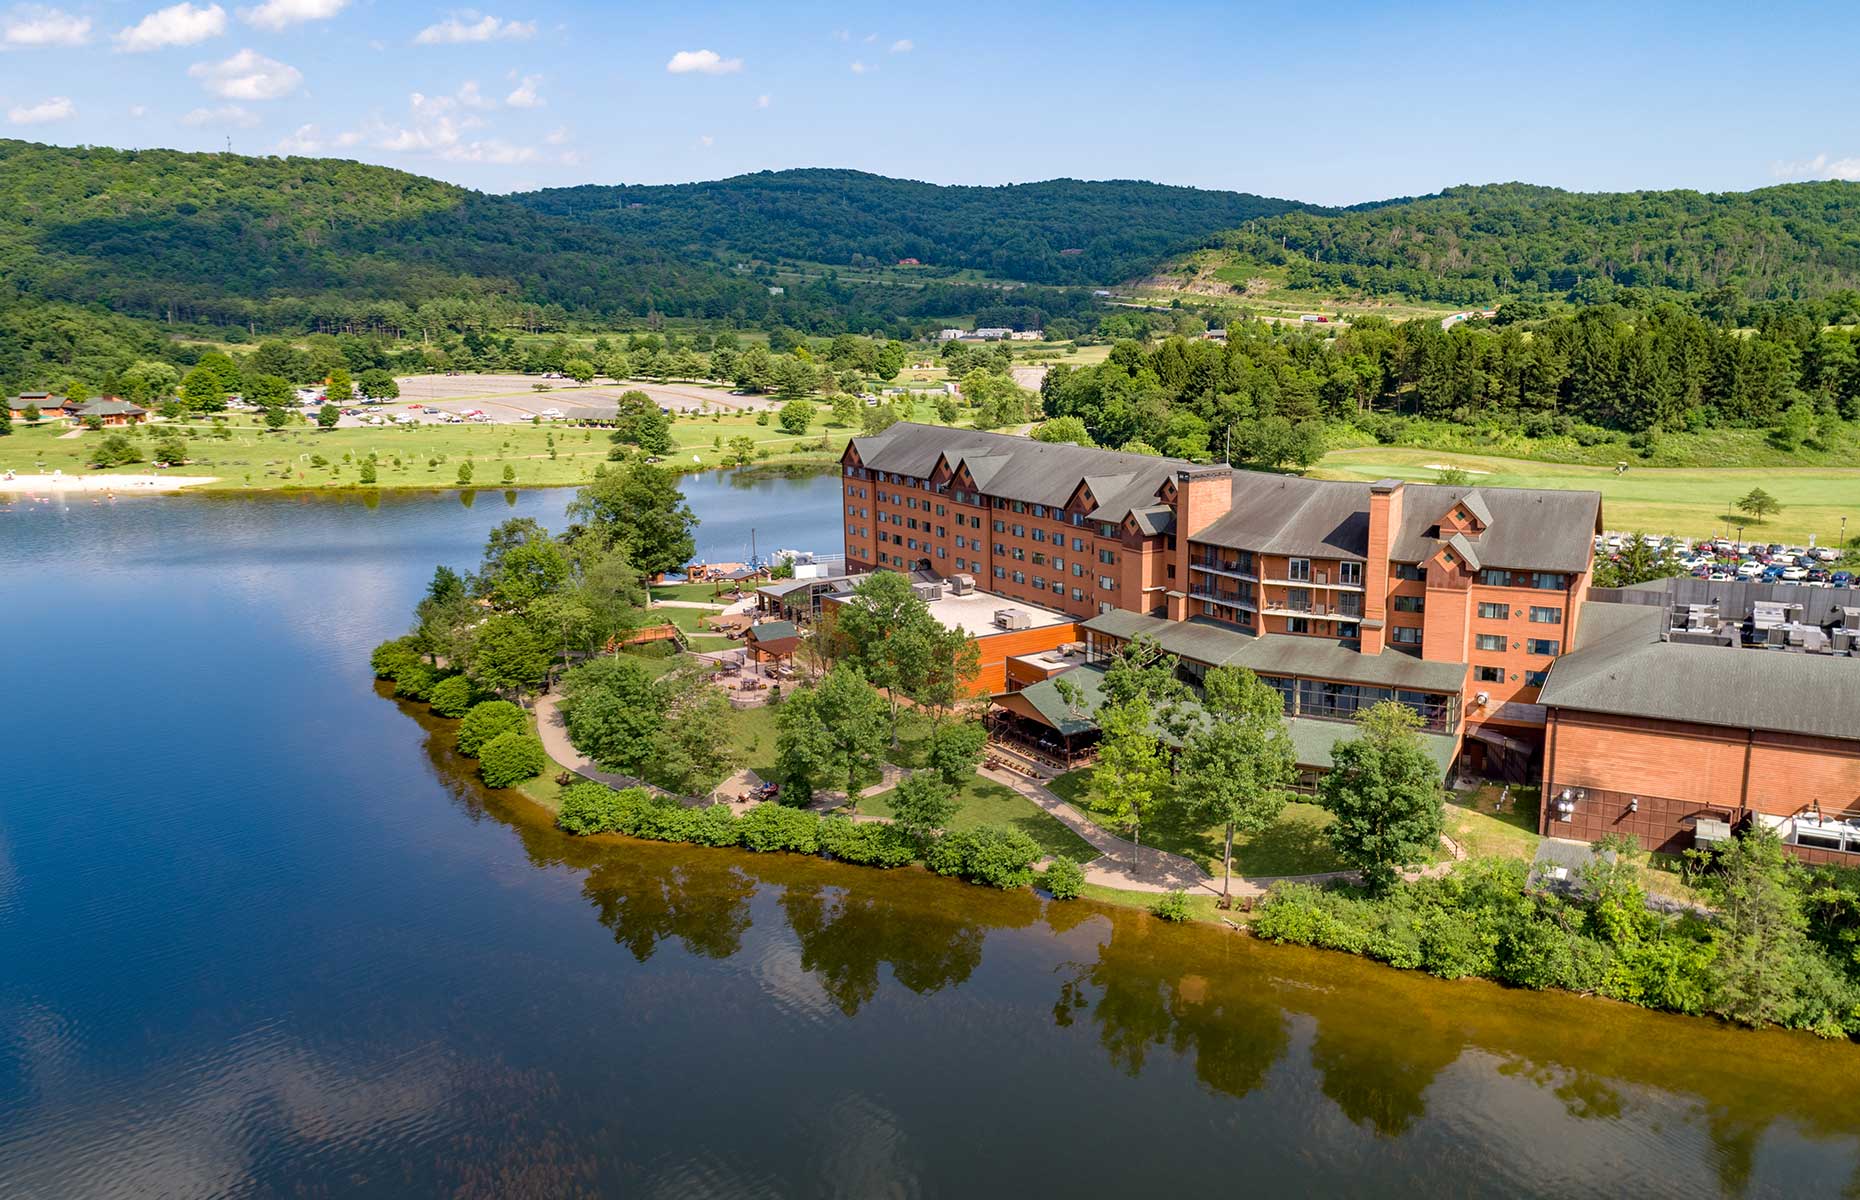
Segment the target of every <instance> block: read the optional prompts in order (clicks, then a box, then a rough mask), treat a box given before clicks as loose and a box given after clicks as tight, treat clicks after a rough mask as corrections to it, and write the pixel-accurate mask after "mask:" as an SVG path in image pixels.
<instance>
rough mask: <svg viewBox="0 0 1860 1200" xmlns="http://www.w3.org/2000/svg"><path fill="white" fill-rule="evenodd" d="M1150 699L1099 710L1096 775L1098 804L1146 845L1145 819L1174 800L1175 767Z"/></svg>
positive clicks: (1094, 794) (1094, 801) (1093, 781)
mask: <svg viewBox="0 0 1860 1200" xmlns="http://www.w3.org/2000/svg"><path fill="white" fill-rule="evenodd" d="M1154 719H1155V709H1154V708H1152V707H1151V705H1150V702H1149V699H1148V698H1147V697H1145V696H1142V695H1137V696H1133V697H1131V698H1129V699H1127V700H1124V701H1122V702H1119V703H1110V702H1107V703H1104V704H1101V705H1099V707H1098V715H1097V722H1098V730H1099V741H1098V766H1097V769H1096V770H1094V771H1093V772H1092V777H1091V795H1092V805H1093V807H1094V808H1097V809H1099V810H1100V811H1102V812H1104V813H1105V814H1106V815H1107V816H1109V817H1110V818H1111V820H1112V822H1114V823H1115V824H1116V826H1117V827H1118V828H1119V829H1121V830H1122V831H1123V832H1124V833H1125V834H1127V835H1128V836H1129V838H1130V839H1131V841H1133V842H1136V843H1137V844H1138V845H1141V844H1142V842H1143V820H1144V817H1145V816H1146V815H1147V814H1148V813H1150V812H1151V811H1153V810H1154V808H1156V807H1157V806H1159V805H1161V804H1163V803H1165V802H1166V801H1167V800H1168V797H1169V794H1170V793H1169V764H1168V761H1167V759H1166V758H1165V757H1164V755H1163V748H1162V741H1161V739H1159V738H1158V737H1157V736H1156V733H1155V730H1154Z"/></svg>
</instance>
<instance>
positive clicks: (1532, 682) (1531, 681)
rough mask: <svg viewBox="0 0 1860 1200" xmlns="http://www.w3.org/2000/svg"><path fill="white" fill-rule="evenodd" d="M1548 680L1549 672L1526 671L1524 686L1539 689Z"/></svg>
mask: <svg viewBox="0 0 1860 1200" xmlns="http://www.w3.org/2000/svg"><path fill="white" fill-rule="evenodd" d="M1548 678H1550V672H1548V671H1526V672H1525V673H1524V686H1526V687H1538V688H1539V687H1542V686H1543V685H1544V680H1546V679H1548Z"/></svg>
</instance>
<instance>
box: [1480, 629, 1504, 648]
mask: <svg viewBox="0 0 1860 1200" xmlns="http://www.w3.org/2000/svg"><path fill="white" fill-rule="evenodd" d="M1473 645H1474V646H1476V647H1478V648H1479V649H1481V650H1503V649H1504V648H1505V635H1504V634H1502V633H1480V634H1475V635H1474V636H1473Z"/></svg>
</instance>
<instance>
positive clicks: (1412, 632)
mask: <svg viewBox="0 0 1860 1200" xmlns="http://www.w3.org/2000/svg"><path fill="white" fill-rule="evenodd" d="M1389 640H1390V641H1391V642H1394V643H1395V644H1396V645H1398V646H1418V645H1420V644H1421V631H1420V630H1419V629H1416V628H1415V627H1414V626H1412V625H1395V626H1392V627H1391V628H1390V629H1389Z"/></svg>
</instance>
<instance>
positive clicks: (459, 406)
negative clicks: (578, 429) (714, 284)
mask: <svg viewBox="0 0 1860 1200" xmlns="http://www.w3.org/2000/svg"><path fill="white" fill-rule="evenodd" d="M396 382H398V383H399V384H400V399H399V400H398V401H396V402H395V403H393V404H389V405H380V406H376V407H378V408H379V409H380V410H382V411H384V412H386V413H387V414H388V415H389V416H390V417H391V416H392V415H393V414H395V413H397V412H401V411H405V409H406V408H407V406H408V405H409V404H418V405H420V406H421V407H422V408H426V407H428V406H430V407H432V408H434V409H437V410H439V411H441V412H450V413H457V414H464V413H467V412H472V411H477V412H482V413H483V414H484V415H485V418H486V419H487V420H488V421H490V422H492V423H498V422H508V421H528V420H530V419H531V418H532V417H538V416H544V415H545V414H547V413H548V412H549V411H550V410H552V409H553V410H555V411H557V412H561V413H567V412H569V411H571V410H573V409H577V408H595V409H609V410H611V409H612V408H613V407H614V406H615V405H616V404H617V403H618V401H619V399H620V395H621V393H623V392H631V391H639V392H644V393H646V395H648V396H650V397H652V400H653V403H655V404H657V405H659V407H661V408H668V409H671V410H672V411H673V412H696V411H698V410H699V409H701V408H708V409H709V410H710V411H712V412H716V411H718V410H732V411H737V412H754V411H757V410H761V409H769V408H774V407H775V402H774V401H773V400H771V399H770V398H769V397H767V396H748V395H737V394H735V393H733V392H731V391H730V390H728V389H726V388H723V387H706V386H704V385H701V384H695V383H638V382H632V381H614V380H596V381H595V382H594V383H591V384H589V385H587V386H586V387H584V386H582V385H580V384H577V383H575V382H574V381H572V380H567V379H544V378H542V377H541V376H536V375H409V376H407V377H405V378H402V379H399V380H397V381H396ZM537 384H544V385H546V386H547V389H548V390H546V391H538V390H537V388H536V385H537ZM416 416H418V417H419V418H420V419H422V420H438V419H440V418H438V417H436V416H432V415H429V414H426V413H420V414H416Z"/></svg>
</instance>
